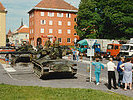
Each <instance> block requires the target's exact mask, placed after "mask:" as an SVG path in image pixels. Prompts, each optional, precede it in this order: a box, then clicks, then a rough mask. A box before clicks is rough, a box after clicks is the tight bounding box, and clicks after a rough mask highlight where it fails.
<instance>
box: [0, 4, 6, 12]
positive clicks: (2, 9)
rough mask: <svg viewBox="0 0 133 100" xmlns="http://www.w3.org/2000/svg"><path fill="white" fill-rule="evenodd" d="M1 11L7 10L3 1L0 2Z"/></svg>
mask: <svg viewBox="0 0 133 100" xmlns="http://www.w3.org/2000/svg"><path fill="white" fill-rule="evenodd" d="M0 11H5V7H4V6H3V5H2V3H1V2H0Z"/></svg>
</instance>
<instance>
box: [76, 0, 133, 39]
mask: <svg viewBox="0 0 133 100" xmlns="http://www.w3.org/2000/svg"><path fill="white" fill-rule="evenodd" d="M132 5H133V2H132V1H131V0H81V3H80V5H79V12H78V17H77V18H78V22H77V33H78V34H79V36H81V37H82V38H84V37H85V38H86V37H90V36H93V37H94V38H109V39H120V38H127V39H128V38H131V37H133V36H132V33H133V7H132ZM88 6H89V7H88ZM86 12H87V13H86ZM94 25H95V28H93V26H94ZM87 26H90V27H87ZM84 29H85V30H84ZM92 30H96V31H95V33H94V34H91V31H92Z"/></svg>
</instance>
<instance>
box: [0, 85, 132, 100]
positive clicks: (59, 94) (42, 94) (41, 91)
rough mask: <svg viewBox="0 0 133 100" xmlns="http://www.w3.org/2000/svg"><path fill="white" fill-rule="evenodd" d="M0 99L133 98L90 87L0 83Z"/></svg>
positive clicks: (100, 99)
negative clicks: (54, 86)
mask: <svg viewBox="0 0 133 100" xmlns="http://www.w3.org/2000/svg"><path fill="white" fill-rule="evenodd" d="M0 100H133V98H131V97H127V96H124V95H120V94H116V93H111V94H110V93H105V92H103V91H99V90H92V89H78V88H74V89H73V88H49V87H38V86H12V85H5V84H0Z"/></svg>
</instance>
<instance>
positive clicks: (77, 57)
mask: <svg viewBox="0 0 133 100" xmlns="http://www.w3.org/2000/svg"><path fill="white" fill-rule="evenodd" d="M76 59H77V61H78V60H79V50H77V51H76Z"/></svg>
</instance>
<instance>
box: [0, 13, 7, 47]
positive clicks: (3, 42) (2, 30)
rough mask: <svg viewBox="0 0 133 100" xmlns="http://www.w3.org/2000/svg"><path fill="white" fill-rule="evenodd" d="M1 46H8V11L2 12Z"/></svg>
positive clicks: (0, 24) (0, 20)
mask: <svg viewBox="0 0 133 100" xmlns="http://www.w3.org/2000/svg"><path fill="white" fill-rule="evenodd" d="M0 46H6V13H5V12H0Z"/></svg>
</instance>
